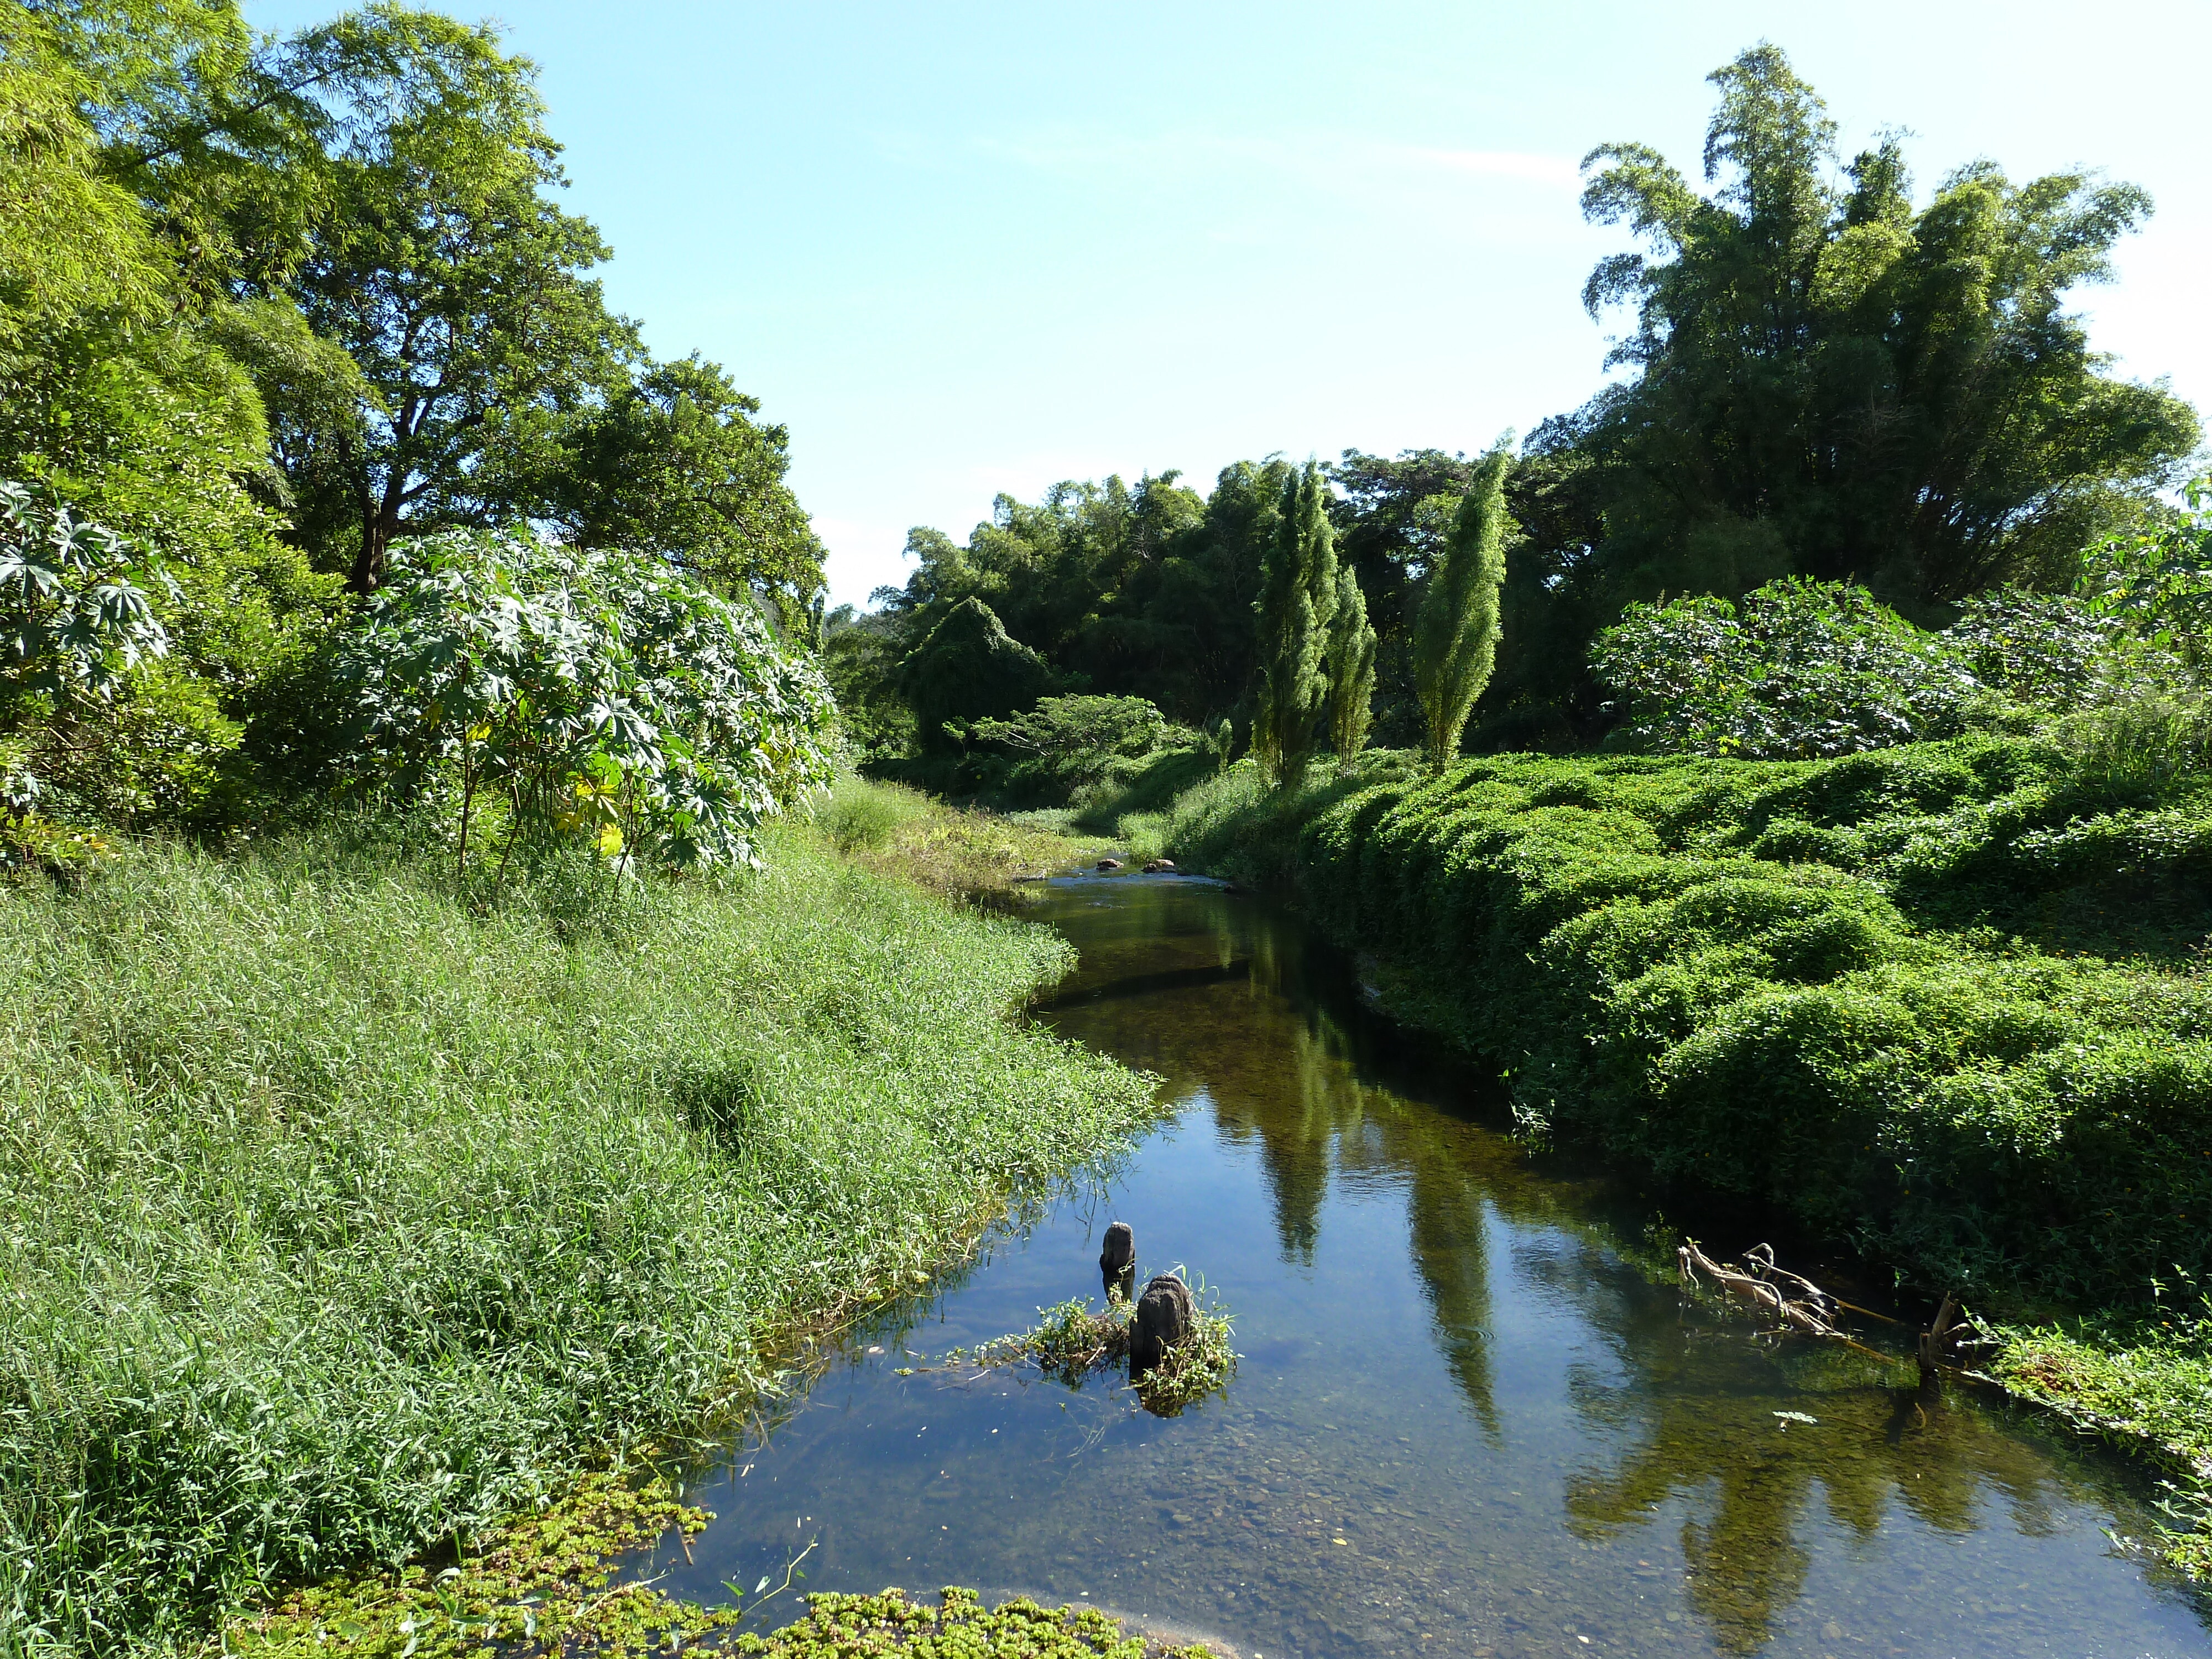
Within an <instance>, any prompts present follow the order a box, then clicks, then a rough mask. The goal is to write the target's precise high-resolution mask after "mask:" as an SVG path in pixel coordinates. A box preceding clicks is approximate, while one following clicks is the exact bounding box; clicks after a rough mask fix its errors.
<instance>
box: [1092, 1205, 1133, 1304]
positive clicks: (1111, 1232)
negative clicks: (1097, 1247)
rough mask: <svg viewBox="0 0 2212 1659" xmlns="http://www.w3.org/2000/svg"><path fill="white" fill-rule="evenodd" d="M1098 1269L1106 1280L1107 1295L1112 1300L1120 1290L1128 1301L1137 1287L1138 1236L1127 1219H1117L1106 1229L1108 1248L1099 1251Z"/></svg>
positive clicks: (1123, 1297)
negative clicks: (1131, 1229) (1130, 1227)
mask: <svg viewBox="0 0 2212 1659" xmlns="http://www.w3.org/2000/svg"><path fill="white" fill-rule="evenodd" d="M1098 1271H1099V1273H1100V1274H1101V1275H1102V1276H1103V1278H1104V1279H1105V1281H1106V1296H1107V1299H1108V1300H1109V1301H1110V1300H1112V1299H1113V1296H1114V1293H1115V1291H1120V1292H1121V1299H1122V1300H1123V1301H1125V1302H1126V1301H1127V1300H1128V1299H1129V1298H1130V1297H1132V1296H1133V1295H1134V1294H1135V1293H1136V1289H1137V1236H1136V1234H1135V1233H1133V1232H1132V1231H1130V1229H1129V1224H1128V1223H1127V1222H1126V1221H1117V1222H1115V1224H1114V1225H1112V1226H1110V1227H1109V1228H1108V1229H1107V1230H1106V1248H1105V1249H1103V1250H1101V1251H1099V1252H1098Z"/></svg>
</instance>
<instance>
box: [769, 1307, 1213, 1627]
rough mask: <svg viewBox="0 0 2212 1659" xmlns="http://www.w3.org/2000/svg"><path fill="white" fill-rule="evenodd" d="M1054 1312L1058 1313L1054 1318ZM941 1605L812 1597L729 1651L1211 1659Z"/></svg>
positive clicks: (1024, 1612) (970, 1602)
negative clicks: (777, 1624) (793, 1616)
mask: <svg viewBox="0 0 2212 1659" xmlns="http://www.w3.org/2000/svg"><path fill="white" fill-rule="evenodd" d="M1055 1311H1057V1310H1055ZM944 1597H945V1600H944V1605H943V1606H941V1607H928V1606H925V1605H922V1604H920V1603H917V1602H914V1601H908V1600H907V1598H906V1592H905V1591H903V1590H896V1589H887V1590H885V1591H884V1593H883V1594H882V1595H814V1596H810V1597H808V1598H807V1614H806V1617H805V1618H804V1619H802V1620H799V1622H798V1623H797V1624H794V1625H789V1626H785V1627H784V1628H783V1629H782V1630H780V1631H778V1632H775V1635H773V1636H767V1637H762V1636H753V1635H750V1634H748V1635H744V1636H740V1637H738V1639H737V1640H736V1641H735V1642H733V1643H732V1644H731V1647H732V1650H735V1651H736V1652H738V1653H744V1654H758V1655H761V1656H763V1659H844V1656H846V1655H849V1654H855V1653H896V1652H900V1651H902V1650H908V1649H913V1650H916V1651H920V1652H927V1653H935V1654H959V1655H961V1656H963V1659H1213V1656H1212V1650H1210V1649H1207V1648H1206V1647H1204V1646H1202V1645H1200V1644H1196V1643H1191V1644H1185V1645H1182V1646H1176V1645H1171V1644H1168V1643H1165V1642H1163V1641H1161V1640H1159V1639H1158V1638H1147V1637H1144V1636H1139V1635H1131V1634H1129V1633H1127V1632H1125V1631H1123V1629H1122V1628H1121V1621H1120V1620H1116V1619H1114V1618H1112V1617H1111V1616H1109V1614H1106V1613H1101V1612H1100V1611H1098V1609H1097V1608H1096V1607H1044V1606H1042V1605H1040V1604H1039V1603H1037V1602H1036V1601H1030V1599H1029V1598H1028V1597H1026V1596H1024V1597H1021V1598H1019V1599H1018V1600H1015V1601H1007V1602H1005V1603H1003V1604H1002V1605H1000V1606H999V1607H993V1608H989V1609H986V1608H985V1607H984V1606H983V1602H982V1599H981V1597H980V1596H978V1595H976V1594H975V1591H973V1590H965V1589H946V1590H945V1592H944Z"/></svg>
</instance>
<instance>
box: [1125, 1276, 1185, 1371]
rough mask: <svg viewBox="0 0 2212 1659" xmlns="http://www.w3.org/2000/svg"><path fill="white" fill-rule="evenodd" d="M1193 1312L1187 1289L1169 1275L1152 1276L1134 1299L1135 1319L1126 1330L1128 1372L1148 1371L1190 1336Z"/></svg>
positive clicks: (1180, 1281) (1179, 1280)
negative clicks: (1127, 1330)
mask: <svg viewBox="0 0 2212 1659" xmlns="http://www.w3.org/2000/svg"><path fill="white" fill-rule="evenodd" d="M1195 1312H1196V1310H1195V1309H1194V1307H1193V1306H1192V1304H1191V1299H1190V1286H1189V1285H1186V1284H1184V1283H1183V1282H1182V1280H1181V1279H1177V1278H1176V1276H1175V1275H1174V1274H1173V1273H1155V1274H1153V1275H1152V1279H1151V1280H1150V1281H1149V1282H1148V1283H1147V1284H1146V1285H1145V1293H1144V1294H1143V1295H1142V1296H1140V1297H1138V1298H1137V1316H1136V1318H1135V1319H1134V1320H1133V1321H1132V1322H1131V1323H1130V1327H1129V1370H1130V1371H1131V1372H1132V1374H1135V1373H1139V1372H1143V1371H1148V1370H1152V1367H1153V1366H1155V1365H1157V1364H1159V1363H1160V1359H1161V1358H1162V1356H1164V1354H1165V1353H1166V1352H1167V1351H1168V1350H1169V1349H1170V1348H1172V1347H1173V1346H1176V1344H1177V1343H1178V1342H1181V1341H1182V1340H1183V1339H1184V1338H1185V1337H1187V1336H1188V1335H1189V1334H1190V1328H1191V1326H1192V1324H1193V1322H1194V1314H1195Z"/></svg>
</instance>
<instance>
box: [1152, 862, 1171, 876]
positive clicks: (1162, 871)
mask: <svg viewBox="0 0 2212 1659" xmlns="http://www.w3.org/2000/svg"><path fill="white" fill-rule="evenodd" d="M1145 873H1146V875H1148V876H1163V875H1165V876H1171V875H1173V874H1174V873H1175V860H1173V859H1154V860H1152V862H1151V863H1149V864H1147V865H1146V866H1145Z"/></svg>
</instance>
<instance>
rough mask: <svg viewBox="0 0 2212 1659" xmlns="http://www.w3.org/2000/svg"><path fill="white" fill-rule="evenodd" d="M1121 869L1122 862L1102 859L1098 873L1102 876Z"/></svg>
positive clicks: (1099, 862) (1099, 861)
mask: <svg viewBox="0 0 2212 1659" xmlns="http://www.w3.org/2000/svg"><path fill="white" fill-rule="evenodd" d="M1120 868H1121V860H1119V859H1101V860H1098V873H1099V874H1100V875H1102V876H1103V875H1104V874H1105V873H1106V872H1108V871H1109V870H1118V869H1120Z"/></svg>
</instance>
